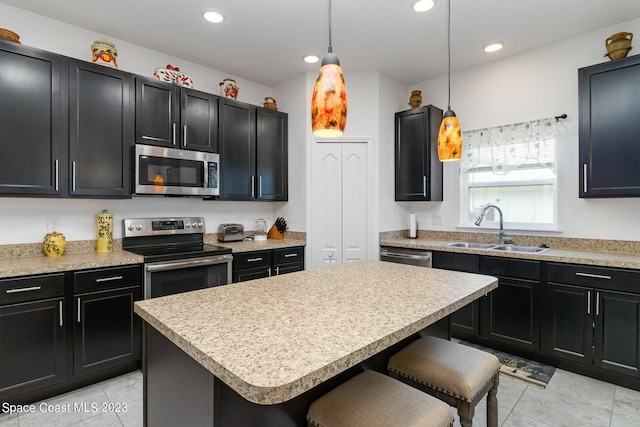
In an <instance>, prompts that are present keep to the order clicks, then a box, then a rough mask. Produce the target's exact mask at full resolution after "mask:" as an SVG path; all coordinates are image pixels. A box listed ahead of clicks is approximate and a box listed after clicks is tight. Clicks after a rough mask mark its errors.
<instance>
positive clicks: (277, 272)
mask: <svg viewBox="0 0 640 427" xmlns="http://www.w3.org/2000/svg"><path fill="white" fill-rule="evenodd" d="M279 275H280V267H276V276H279Z"/></svg>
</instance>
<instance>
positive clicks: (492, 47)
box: [484, 42, 504, 53]
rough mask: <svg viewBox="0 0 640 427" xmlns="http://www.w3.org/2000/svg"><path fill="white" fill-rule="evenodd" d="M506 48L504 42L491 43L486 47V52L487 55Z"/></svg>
mask: <svg viewBox="0 0 640 427" xmlns="http://www.w3.org/2000/svg"><path fill="white" fill-rule="evenodd" d="M503 46H504V43H502V42H496V43H490V44H488V45H486V46H485V47H484V51H485V52H487V53H492V52H497V51H499V50H500V49H502V47H503Z"/></svg>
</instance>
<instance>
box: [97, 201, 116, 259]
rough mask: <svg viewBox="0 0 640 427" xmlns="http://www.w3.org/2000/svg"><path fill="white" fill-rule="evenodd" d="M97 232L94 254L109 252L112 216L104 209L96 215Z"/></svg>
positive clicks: (111, 247)
mask: <svg viewBox="0 0 640 427" xmlns="http://www.w3.org/2000/svg"><path fill="white" fill-rule="evenodd" d="M97 231H98V239H97V240H96V252H111V251H112V250H113V214H110V213H109V211H107V210H106V209H105V210H103V211H102V213H100V214H98V215H97Z"/></svg>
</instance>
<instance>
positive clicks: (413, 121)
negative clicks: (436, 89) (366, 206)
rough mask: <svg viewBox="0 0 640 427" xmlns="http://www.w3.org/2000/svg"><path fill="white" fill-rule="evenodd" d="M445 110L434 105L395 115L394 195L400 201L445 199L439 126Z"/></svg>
mask: <svg viewBox="0 0 640 427" xmlns="http://www.w3.org/2000/svg"><path fill="white" fill-rule="evenodd" d="M441 121H442V110H441V109H439V108H438V107H434V106H433V105H427V106H424V107H419V108H413V109H411V110H407V111H401V112H399V113H396V115H395V135H396V137H395V180H396V185H395V195H396V197H395V198H396V200H397V201H442V163H440V161H439V160H438V144H437V142H438V129H439V127H440V122H441Z"/></svg>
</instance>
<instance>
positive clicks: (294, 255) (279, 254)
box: [273, 246, 304, 265]
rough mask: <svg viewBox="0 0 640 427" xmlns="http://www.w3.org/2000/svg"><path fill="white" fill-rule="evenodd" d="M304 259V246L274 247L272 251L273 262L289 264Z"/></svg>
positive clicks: (275, 263)
mask: <svg viewBox="0 0 640 427" xmlns="http://www.w3.org/2000/svg"><path fill="white" fill-rule="evenodd" d="M303 261H304V247H303V246H299V247H296V248H284V249H275V250H274V251H273V264H274V265H277V264H289V263H293V262H303Z"/></svg>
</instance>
